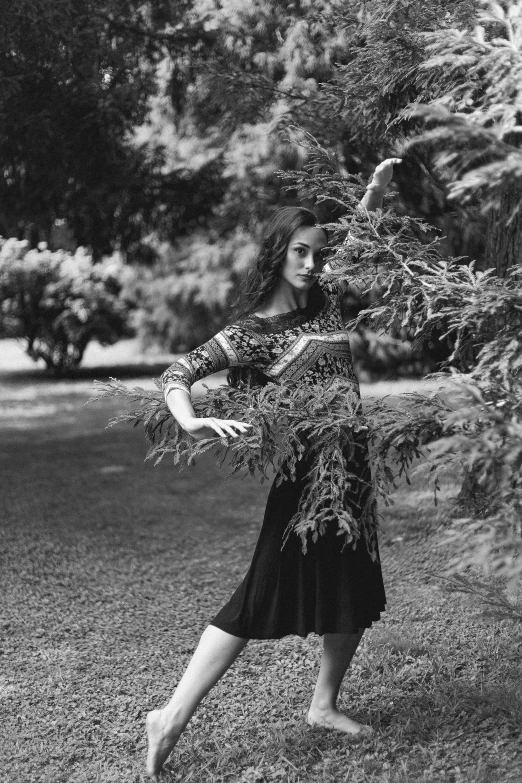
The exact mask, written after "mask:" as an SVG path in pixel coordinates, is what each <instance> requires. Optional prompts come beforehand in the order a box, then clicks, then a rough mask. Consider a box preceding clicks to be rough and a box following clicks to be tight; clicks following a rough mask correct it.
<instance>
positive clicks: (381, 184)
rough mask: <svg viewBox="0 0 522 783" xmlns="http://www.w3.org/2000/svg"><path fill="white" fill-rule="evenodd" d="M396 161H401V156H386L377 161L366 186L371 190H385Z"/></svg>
mask: <svg viewBox="0 0 522 783" xmlns="http://www.w3.org/2000/svg"><path fill="white" fill-rule="evenodd" d="M397 163H402V158H386V160H383V161H382V163H379V165H378V166H377V167H376V169H375V171H374V172H373V177H372V181H371V182H370V184H369V185H368V187H369V188H371V189H372V190H383V191H384V190H386V187H387V186H388V185H389V184H390V182H391V180H392V177H393V167H394V165H396V164H397Z"/></svg>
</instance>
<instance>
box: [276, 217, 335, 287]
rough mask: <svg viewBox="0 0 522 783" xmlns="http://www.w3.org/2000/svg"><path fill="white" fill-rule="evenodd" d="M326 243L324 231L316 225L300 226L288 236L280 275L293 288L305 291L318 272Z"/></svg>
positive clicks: (322, 260)
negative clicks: (288, 239) (288, 240)
mask: <svg viewBox="0 0 522 783" xmlns="http://www.w3.org/2000/svg"><path fill="white" fill-rule="evenodd" d="M326 245H327V238H326V232H325V231H324V229H322V228H318V227H317V226H302V227H301V228H298V229H296V230H295V231H294V233H293V234H292V236H291V237H290V242H289V243H288V248H287V251H286V258H285V260H284V263H283V267H282V269H281V277H282V279H283V280H286V282H287V283H289V284H290V285H291V286H292V287H293V288H297V289H298V290H300V291H306V290H308V289H309V288H310V286H311V285H312V283H313V282H314V276H315V275H316V274H317V272H320V271H321V269H322V267H323V264H324V261H325V258H324V250H325V248H326Z"/></svg>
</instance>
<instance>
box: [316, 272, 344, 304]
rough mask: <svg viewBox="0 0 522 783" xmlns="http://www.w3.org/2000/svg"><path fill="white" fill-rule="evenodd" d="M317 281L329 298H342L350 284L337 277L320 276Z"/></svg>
mask: <svg viewBox="0 0 522 783" xmlns="http://www.w3.org/2000/svg"><path fill="white" fill-rule="evenodd" d="M317 282H318V283H319V287H320V288H321V290H322V291H323V292H324V293H325V294H326V295H327V297H328V298H329V299H340V298H341V297H342V296H343V294H344V293H345V291H346V288H347V286H348V284H347V283H345V282H344V281H342V280H339V279H337V278H335V277H320V278H319V279H318V281H317Z"/></svg>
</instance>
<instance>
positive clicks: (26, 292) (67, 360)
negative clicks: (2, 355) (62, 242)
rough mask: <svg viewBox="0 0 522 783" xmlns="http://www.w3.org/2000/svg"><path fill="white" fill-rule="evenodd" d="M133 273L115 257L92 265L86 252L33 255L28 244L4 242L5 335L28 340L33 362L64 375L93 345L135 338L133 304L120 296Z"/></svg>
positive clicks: (1, 322) (1, 296)
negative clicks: (132, 323) (42, 364)
mask: <svg viewBox="0 0 522 783" xmlns="http://www.w3.org/2000/svg"><path fill="white" fill-rule="evenodd" d="M132 274H133V272H132V271H131V270H130V269H128V268H126V267H125V266H124V265H123V263H122V262H121V261H119V260H118V259H117V258H114V257H111V258H107V259H105V260H104V261H102V262H99V263H93V260H92V258H91V256H90V255H89V254H88V253H87V252H86V251H85V250H84V249H83V248H79V249H78V250H77V251H76V252H75V253H74V254H71V253H69V252H67V251H64V250H57V251H55V252H51V251H50V250H49V249H48V248H47V245H46V244H45V243H41V244H40V245H39V246H38V248H36V249H32V250H31V249H29V243H28V242H27V241H26V240H22V241H20V240H17V239H3V238H1V237H0V300H1V309H0V330H1V333H2V335H3V336H4V337H18V338H22V339H24V340H25V341H26V350H27V353H28V355H29V356H30V357H31V359H33V360H34V361H37V360H38V359H43V360H44V362H45V364H46V365H47V368H48V369H49V370H50V371H51V372H53V373H54V374H55V375H58V376H59V375H64V374H66V373H67V372H68V371H69V370H71V369H72V368H73V367H76V366H77V365H78V364H79V363H80V362H81V360H82V357H83V354H84V352H85V349H86V347H87V345H88V343H89V342H90V341H91V340H93V339H96V340H98V341H99V342H100V343H101V344H102V345H112V344H113V343H115V342H116V341H117V340H119V339H120V338H121V337H128V336H132V334H133V331H132V329H131V327H130V325H129V316H130V312H131V310H132V308H133V303H132V302H131V301H129V300H128V299H127V298H125V297H124V296H123V295H122V288H123V285H124V283H125V282H126V280H127V279H128V278H129V276H132Z"/></svg>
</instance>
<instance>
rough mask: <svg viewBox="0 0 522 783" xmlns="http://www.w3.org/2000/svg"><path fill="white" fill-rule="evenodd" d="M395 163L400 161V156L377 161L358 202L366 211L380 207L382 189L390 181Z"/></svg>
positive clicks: (382, 194) (384, 188) (383, 189)
mask: <svg viewBox="0 0 522 783" xmlns="http://www.w3.org/2000/svg"><path fill="white" fill-rule="evenodd" d="M397 163H402V158H386V160H383V161H382V163H379V165H378V166H377V167H376V169H375V171H374V172H373V177H372V181H371V182H370V184H369V185H368V187H367V188H366V193H365V194H364V196H363V198H362V200H361V202H360V205H361V206H362V207H365V209H367V210H368V212H372V211H373V210H374V209H380V208H381V207H382V199H383V196H384V191H385V190H386V188H387V186H388V185H389V184H390V182H391V179H392V177H393V167H394V165H396V164H397Z"/></svg>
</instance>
